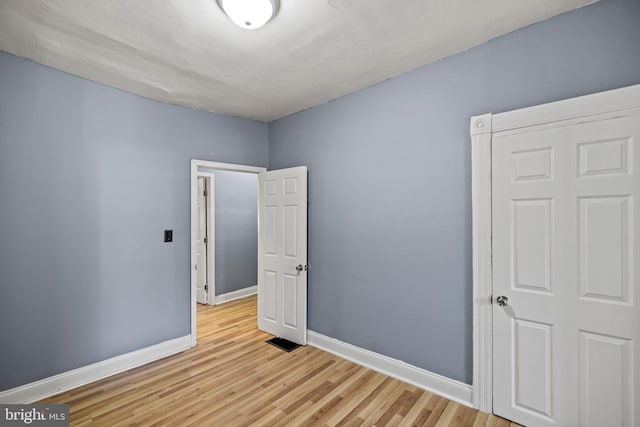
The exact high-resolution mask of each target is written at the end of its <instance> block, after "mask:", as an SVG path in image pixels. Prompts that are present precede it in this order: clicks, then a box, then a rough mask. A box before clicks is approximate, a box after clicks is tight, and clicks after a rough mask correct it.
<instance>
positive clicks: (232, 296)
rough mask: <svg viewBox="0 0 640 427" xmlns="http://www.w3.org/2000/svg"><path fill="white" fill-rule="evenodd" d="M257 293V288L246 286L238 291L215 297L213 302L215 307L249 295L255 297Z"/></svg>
mask: <svg viewBox="0 0 640 427" xmlns="http://www.w3.org/2000/svg"><path fill="white" fill-rule="evenodd" d="M257 293H258V287H257V286H248V287H246V288H242V289H238V290H237V291H233V292H227V293H226V294H221V295H216V296H215V297H214V299H213V301H214V304H215V305H218V304H224V303H225V302H230V301H234V300H237V299H240V298H244V297H248V296H249V295H255V294H257Z"/></svg>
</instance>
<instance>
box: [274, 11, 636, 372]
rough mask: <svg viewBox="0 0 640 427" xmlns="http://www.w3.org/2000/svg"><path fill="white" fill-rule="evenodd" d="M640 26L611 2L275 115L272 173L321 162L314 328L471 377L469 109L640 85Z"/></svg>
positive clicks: (315, 186)
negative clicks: (303, 108)
mask: <svg viewBox="0 0 640 427" xmlns="http://www.w3.org/2000/svg"><path fill="white" fill-rule="evenodd" d="M639 23H640V2H639V1H637V0H602V1H600V2H599V3H596V4H593V5H590V6H588V7H585V8H583V9H580V10H577V11H573V12H570V13H567V14H564V15H561V16H558V17H556V18H553V19H550V20H548V21H545V22H542V23H539V24H536V25H533V26H530V27H527V28H525V29H522V30H520V31H516V32H514V33H511V34H509V35H507V36H504V37H501V38H499V39H495V40H493V41H491V42H489V43H486V44H484V45H481V46H479V47H476V48H474V49H471V50H468V51H466V52H463V53H461V54H458V55H455V56H452V57H449V58H447V59H444V60H441V61H439V62H436V63H434V64H431V65H428V66H425V67H422V68H420V69H418V70H416V71H413V72H410V73H407V74H404V75H402V76H400V77H397V78H394V79H391V80H389V81H386V82H383V83H381V84H378V85H376V86H373V87H370V88H368V89H365V90H363V91H360V92H357V93H354V94H351V95H347V96H344V97H342V98H340V99H338V100H335V101H332V102H329V103H328V104H325V105H322V106H319V107H315V108H312V109H310V110H307V111H304V112H301V113H297V114H294V115H292V116H289V117H287V118H284V119H281V120H279V121H276V122H273V123H271V124H270V125H269V159H270V168H272V169H277V168H284V167H290V166H299V165H307V166H309V179H310V181H309V182H310V190H309V192H310V201H311V205H310V207H309V261H310V264H311V266H312V269H311V271H310V273H309V297H308V301H309V329H311V330H313V331H317V332H319V333H321V334H325V335H328V336H330V337H334V338H337V339H339V340H342V341H346V342H348V343H351V344H354V345H356V346H360V347H363V348H366V349H369V350H373V351H375V352H378V353H382V354H385V355H388V356H391V357H394V358H397V359H400V360H404V361H406V362H408V363H410V364H412V365H416V366H419V367H421V368H424V369H427V370H429V371H432V372H435V373H438V374H441V375H444V376H446V377H449V378H453V379H456V380H459V381H462V382H465V383H470V382H471V378H472V354H471V353H472V318H471V312H472V277H471V276H472V262H471V238H472V234H471V154H470V139H469V118H470V117H471V116H473V115H477V114H483V113H488V112H493V113H498V112H502V111H508V110H512V109H517V108H520V107H525V106H531V105H536V104H540V103H545V102H551V101H556V100H560V99H564V98H571V97H575V96H578V95H584V94H588V93H593V92H599V91H604V90H608V89H613V88H617V87H621V86H627V85H631V84H637V83H640V25H639ZM328 66H330V64H328Z"/></svg>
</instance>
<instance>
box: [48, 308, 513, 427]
mask: <svg viewBox="0 0 640 427" xmlns="http://www.w3.org/2000/svg"><path fill="white" fill-rule="evenodd" d="M268 338H270V336H269V335H267V334H265V333H263V332H260V331H258V329H257V328H256V298H255V297H249V298H245V299H242V300H238V301H234V302H230V303H227V304H223V305H221V306H217V307H208V306H199V307H198V346H197V347H195V348H193V349H191V350H188V351H185V352H183V353H180V354H177V355H175V356H171V357H168V358H166V359H163V360H160V361H157V362H154V363H151V364H149V365H145V366H142V367H140V368H136V369H132V370H130V371H127V372H124V373H122V374H118V375H115V376H112V377H109V378H107V379H104V380H101V381H98V382H95V383H92V384H89V385H87V386H84V387H80V388H77V389H75V390H72V391H69V392H66V393H63V394H60V395H57V396H54V397H52V398H49V399H47V400H46V401H45V402H46V403H66V404H69V405H70V411H71V416H70V418H71V425H77V426H83V425H97V426H118V425H137V426H147V425H166V426H247V425H257V426H290V425H305V426H325V425H327V426H338V425H339V426H359V425H365V426H372V425H378V426H396V425H402V426H405V425H406V426H409V425H415V426H458V427H461V426H474V427H478V426H503V427H512V426H516V424H512V423H510V422H509V421H506V420H504V419H501V418H499V417H495V416H489V415H487V414H483V413H480V412H478V411H476V410H474V409H470V408H467V407H465V406H462V405H459V404H457V403H454V402H451V401H449V400H447V399H444V398H442V397H439V396H436V395H434V394H431V393H429V392H426V391H423V390H420V389H418V388H416V387H413V386H410V385H407V384H405V383H403V382H401V381H398V380H395V379H393V378H389V377H387V376H384V375H381V374H378V373H376V372H374V371H371V370H369V369H366V368H363V367H361V366H358V365H356V364H354V363H351V362H348V361H346V360H343V359H341V358H339V357H336V356H333V355H331V354H329V353H326V352H324V351H321V350H318V349H316V348H313V347H302V348H298V349H297V350H294V351H293V352H291V353H286V352H284V351H282V350H279V349H277V348H275V347H273V346H271V345H268V344H266V343H265V342H264V341H265V340H266V339H268Z"/></svg>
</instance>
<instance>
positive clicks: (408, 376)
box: [307, 331, 473, 407]
mask: <svg viewBox="0 0 640 427" xmlns="http://www.w3.org/2000/svg"><path fill="white" fill-rule="evenodd" d="M307 339H308V341H307V342H308V344H309V345H311V346H313V347H316V348H319V349H320V350H324V351H326V352H328V353H331V354H335V355H336V356H339V357H342V358H343V359H347V360H349V361H351V362H353V363H357V364H358V365H361V366H364V367H366V368H369V369H372V370H374V371H376V372H380V373H381V374H384V375H387V376H390V377H392V378H396V379H398V380H400V381H403V382H405V383H407V384H411V385H413V386H416V387H419V388H421V389H424V390H427V391H430V392H432V393H435V394H437V395H439V396H442V397H445V398H447V399H449V400H452V401H454V402H458V403H460V404H462V405H465V406H471V407H473V402H472V389H471V386H470V385H468V384H464V383H461V382H459V381H456V380H452V379H450V378H447V377H443V376H442V375H438V374H434V373H433V372H429V371H427V370H425V369H421V368H418V367H416V366H413V365H410V364H408V363H406V362H403V361H401V360H397V359H393V358H391V357H388V356H384V355H382V354H379V353H374V352H373V351H370V350H365V349H363V348H360V347H356V346H354V345H351V344H347V343H345V342H343V341H340V340H337V339H335V338H330V337H327V336H325V335H322V334H319V333H317V332H313V331H307Z"/></svg>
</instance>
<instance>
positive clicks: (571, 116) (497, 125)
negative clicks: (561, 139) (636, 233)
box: [470, 85, 640, 413]
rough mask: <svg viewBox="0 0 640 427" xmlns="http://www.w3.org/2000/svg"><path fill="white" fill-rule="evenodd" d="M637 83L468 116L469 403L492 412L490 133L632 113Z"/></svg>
mask: <svg viewBox="0 0 640 427" xmlns="http://www.w3.org/2000/svg"><path fill="white" fill-rule="evenodd" d="M638 110H640V85H634V86H629V87H626V88H621V89H614V90H610V91H607V92H600V93H595V94H592V95H585V96H581V97H578V98H572V99H567V100H563V101H558V102H552V103H549V104H543V105H537V106H534V107H529V108H523V109H520V110H514V111H508V112H505V113H500V114H493V115H492V114H490V113H489V114H483V115H480V116H474V117H472V118H471V128H470V135H471V164H472V184H471V194H472V224H473V386H472V388H473V403H474V406H475V407H476V408H478V409H479V410H481V411H483V412H488V413H492V412H493V396H492V395H493V384H492V381H493V361H492V360H493V359H492V358H493V355H492V348H493V335H492V333H493V331H492V330H493V317H492V306H491V294H492V289H493V281H492V262H491V256H492V254H491V253H492V237H491V236H492V222H491V218H492V212H491V197H492V194H491V143H492V138H493V135H495V134H498V133H502V134H503V135H504V134H507V133H513V132H519V131H520V130H521V129H529V128H533V127H535V128H536V129H541V128H552V127H561V126H570V125H573V124H576V123H583V122H590V121H596V120H604V119H609V118H615V117H623V116H627V115H631V114H638Z"/></svg>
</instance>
